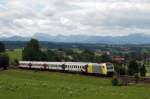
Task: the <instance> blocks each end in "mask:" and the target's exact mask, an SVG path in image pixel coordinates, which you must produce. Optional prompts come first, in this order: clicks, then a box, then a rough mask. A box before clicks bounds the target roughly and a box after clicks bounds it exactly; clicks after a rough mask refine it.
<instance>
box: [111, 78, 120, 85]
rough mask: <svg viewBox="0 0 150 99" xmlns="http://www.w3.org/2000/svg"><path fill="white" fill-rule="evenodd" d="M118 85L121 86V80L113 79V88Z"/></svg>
mask: <svg viewBox="0 0 150 99" xmlns="http://www.w3.org/2000/svg"><path fill="white" fill-rule="evenodd" d="M118 84H119V80H118V79H117V78H116V77H115V78H113V79H112V85H113V86H118Z"/></svg>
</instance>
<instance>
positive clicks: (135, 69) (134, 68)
mask: <svg viewBox="0 0 150 99" xmlns="http://www.w3.org/2000/svg"><path fill="white" fill-rule="evenodd" d="M138 73H139V65H138V64H137V62H136V61H135V60H131V61H130V62H129V66H128V74H129V75H131V76H133V75H134V74H138Z"/></svg>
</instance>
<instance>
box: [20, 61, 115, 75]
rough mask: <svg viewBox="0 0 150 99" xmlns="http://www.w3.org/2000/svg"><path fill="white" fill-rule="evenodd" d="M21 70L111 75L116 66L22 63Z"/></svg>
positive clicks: (86, 63) (103, 64) (73, 63)
mask: <svg viewBox="0 0 150 99" xmlns="http://www.w3.org/2000/svg"><path fill="white" fill-rule="evenodd" d="M19 68H23V69H39V70H57V71H68V72H79V73H87V74H100V75H109V74H113V73H114V66H113V64H112V63H88V62H38V61H20V62H19Z"/></svg>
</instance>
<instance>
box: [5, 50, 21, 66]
mask: <svg viewBox="0 0 150 99" xmlns="http://www.w3.org/2000/svg"><path fill="white" fill-rule="evenodd" d="M6 53H7V54H8V56H9V61H10V62H9V63H10V65H13V64H14V61H15V60H18V61H20V60H22V49H14V50H12V51H7V52H6Z"/></svg>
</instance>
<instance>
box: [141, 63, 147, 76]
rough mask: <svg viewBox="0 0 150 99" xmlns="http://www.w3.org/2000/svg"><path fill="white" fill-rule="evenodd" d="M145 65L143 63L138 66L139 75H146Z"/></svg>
mask: <svg viewBox="0 0 150 99" xmlns="http://www.w3.org/2000/svg"><path fill="white" fill-rule="evenodd" d="M146 72H147V71H146V67H145V65H143V66H142V67H141V68H140V75H141V76H146Z"/></svg>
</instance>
